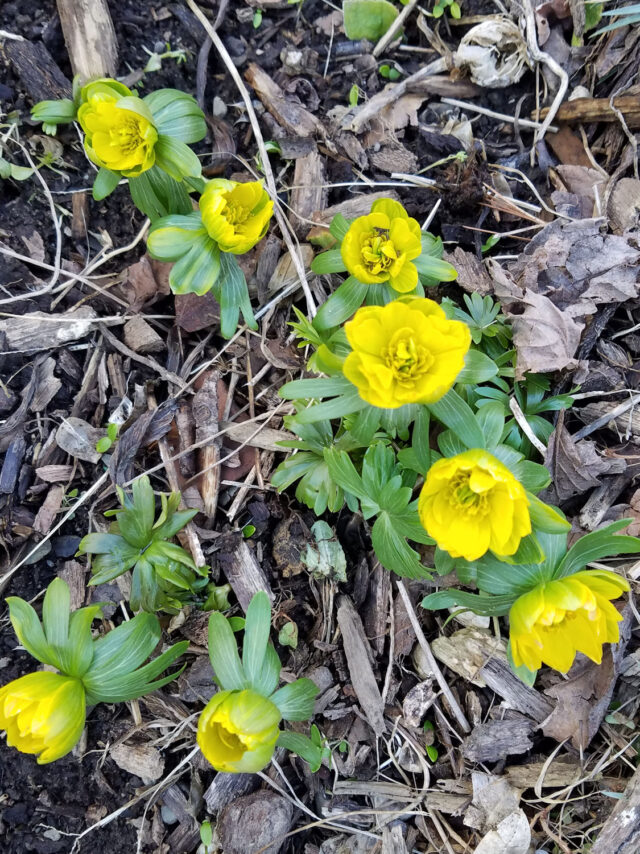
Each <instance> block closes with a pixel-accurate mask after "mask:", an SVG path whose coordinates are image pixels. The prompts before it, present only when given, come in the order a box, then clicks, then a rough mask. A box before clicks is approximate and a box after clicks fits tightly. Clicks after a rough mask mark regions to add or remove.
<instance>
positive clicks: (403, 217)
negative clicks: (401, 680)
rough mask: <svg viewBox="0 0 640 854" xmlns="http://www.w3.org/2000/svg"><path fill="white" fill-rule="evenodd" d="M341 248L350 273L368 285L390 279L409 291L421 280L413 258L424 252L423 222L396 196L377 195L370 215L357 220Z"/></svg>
mask: <svg viewBox="0 0 640 854" xmlns="http://www.w3.org/2000/svg"><path fill="white" fill-rule="evenodd" d="M340 252H341V254H342V260H343V261H344V265H345V267H346V268H347V270H348V271H349V273H351V275H352V276H355V278H356V279H358V280H359V281H360V282H364V283H365V284H367V285H373V284H376V283H377V282H389V284H390V285H391V287H392V288H393V289H394V290H396V291H399V292H400V293H402V294H406V293H409V292H410V291H412V290H414V288H415V287H416V285H417V284H418V270H417V268H416V266H415V264H412V263H411V261H413V259H414V258H417V257H418V256H419V255H420V254H421V253H422V234H421V231H420V226H419V224H418V222H417V221H416V220H415V219H412V218H411V217H410V216H409V214H408V213H407V212H406V210H405V209H404V208H403V207H402V205H401V204H400V202H394V201H393V199H378V201H377V202H374V203H373V205H372V206H371V213H370V214H369V215H368V216H361V217H358V219H356V220H354V222H352V223H351V225H350V227H349V230H348V231H347V233H346V235H345V236H344V239H343V241H342V245H341V247H340Z"/></svg>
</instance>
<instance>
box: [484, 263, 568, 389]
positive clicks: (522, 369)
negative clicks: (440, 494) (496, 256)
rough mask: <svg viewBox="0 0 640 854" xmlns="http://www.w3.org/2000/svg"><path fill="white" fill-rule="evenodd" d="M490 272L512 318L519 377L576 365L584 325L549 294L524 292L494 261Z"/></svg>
mask: <svg viewBox="0 0 640 854" xmlns="http://www.w3.org/2000/svg"><path fill="white" fill-rule="evenodd" d="M489 269H490V272H491V276H492V278H493V280H494V285H495V293H496V296H497V297H498V298H499V299H500V301H501V302H502V304H503V309H504V313H505V314H506V315H507V317H508V318H509V319H510V321H511V326H512V329H513V343H514V345H515V348H516V351H517V360H516V379H518V380H521V379H523V378H524V375H525V374H526V373H527V372H528V371H530V372H531V373H534V374H544V373H551V372H552V371H561V370H562V369H563V368H575V367H577V362H576V361H575V359H574V356H575V354H576V351H577V349H578V346H579V344H580V335H581V333H582V330H583V329H584V325H583V324H581V323H577V322H576V321H575V320H573V319H572V318H571V317H570V316H569V315H568V314H567V313H565V312H563V311H561V310H560V309H559V308H557V307H556V306H555V305H554V304H553V302H552V301H551V300H550V299H549V298H548V297H546V296H543V295H541V294H539V293H535V292H534V291H531V290H525V291H524V292H522V291H521V290H520V289H519V287H518V285H516V284H515V283H514V282H513V280H512V279H511V278H510V276H509V275H508V274H507V273H506V271H504V270H502V268H501V267H500V265H499V264H498V263H497V262H495V261H493V262H490V267H489Z"/></svg>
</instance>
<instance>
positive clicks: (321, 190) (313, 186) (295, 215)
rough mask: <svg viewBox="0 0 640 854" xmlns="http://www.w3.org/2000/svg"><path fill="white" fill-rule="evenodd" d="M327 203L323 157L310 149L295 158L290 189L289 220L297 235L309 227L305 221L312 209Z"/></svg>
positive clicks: (320, 207)
mask: <svg viewBox="0 0 640 854" xmlns="http://www.w3.org/2000/svg"><path fill="white" fill-rule="evenodd" d="M326 204H327V188H326V176H325V169H324V159H323V157H322V156H321V155H320V154H319V153H318V152H317V151H312V152H311V153H310V154H307V155H306V157H299V158H298V159H297V160H296V165H295V170H294V173H293V189H292V191H291V200H290V206H291V213H290V215H289V221H290V222H291V226H292V228H293V230H294V231H295V233H296V234H297V235H298V237H301V236H302V235H303V234H306V232H307V231H308V229H309V224H308V223H307V222H306V220H308V219H309V218H310V217H311V214H312V213H313V212H314V211H317V210H322V208H324V207H325V206H326Z"/></svg>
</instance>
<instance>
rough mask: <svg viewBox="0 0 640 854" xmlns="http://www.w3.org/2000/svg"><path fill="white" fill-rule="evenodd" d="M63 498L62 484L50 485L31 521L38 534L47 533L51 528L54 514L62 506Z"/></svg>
mask: <svg viewBox="0 0 640 854" xmlns="http://www.w3.org/2000/svg"><path fill="white" fill-rule="evenodd" d="M63 498H64V486H52V487H51V489H50V490H49V492H47V497H46V498H45V500H44V503H43V504H41V505H40V509H39V510H38V512H37V514H36V518H35V519H34V521H33V530H34V531H37V532H38V533H39V534H47V533H48V532H49V531H50V530H51V527H52V526H53V523H54V520H55V518H56V515H57V514H58V511H59V510H60V507H61V506H62V499H63Z"/></svg>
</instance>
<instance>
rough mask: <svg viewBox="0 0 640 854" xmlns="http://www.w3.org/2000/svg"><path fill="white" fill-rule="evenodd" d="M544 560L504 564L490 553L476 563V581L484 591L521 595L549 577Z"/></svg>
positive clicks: (548, 570) (549, 571)
mask: <svg viewBox="0 0 640 854" xmlns="http://www.w3.org/2000/svg"><path fill="white" fill-rule="evenodd" d="M551 575H552V570H550V569H549V568H548V567H547V564H546V562H544V563H539V564H506V563H504V562H503V561H500V560H497V559H496V558H495V557H492V556H491V555H485V556H484V557H482V558H481V559H480V560H479V561H478V562H477V565H476V583H477V585H478V588H479V589H480V590H482V591H483V592H485V593H491V594H497V595H504V594H507V595H509V596H521V595H522V594H523V593H526V592H527V591H528V590H531V589H532V588H533V587H536V586H537V585H538V584H542V583H544V582H545V581H549V580H550V579H551Z"/></svg>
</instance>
